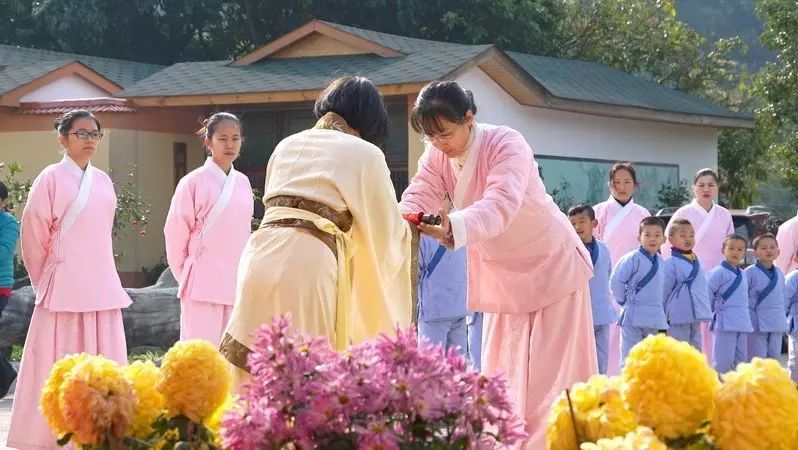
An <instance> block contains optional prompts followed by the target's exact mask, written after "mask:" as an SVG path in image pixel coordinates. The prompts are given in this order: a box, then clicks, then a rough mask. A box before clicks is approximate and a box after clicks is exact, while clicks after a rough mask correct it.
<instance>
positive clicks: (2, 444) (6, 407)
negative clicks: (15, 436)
mask: <svg viewBox="0 0 798 450" xmlns="http://www.w3.org/2000/svg"><path fill="white" fill-rule="evenodd" d="M11 364H13V365H14V368H15V369H17V370H19V363H11ZM16 387H17V383H16V382H14V384H12V385H11V390H10V391H9V392H8V395H6V396H5V398H3V399H2V400H0V448H6V440H7V439H8V423H9V422H10V421H11V404H12V403H13V402H14V389H15V388H16Z"/></svg>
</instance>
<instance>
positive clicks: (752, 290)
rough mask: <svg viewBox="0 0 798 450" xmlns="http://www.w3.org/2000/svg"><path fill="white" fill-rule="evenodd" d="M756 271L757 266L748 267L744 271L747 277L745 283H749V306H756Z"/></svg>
mask: <svg viewBox="0 0 798 450" xmlns="http://www.w3.org/2000/svg"><path fill="white" fill-rule="evenodd" d="M754 270H756V266H750V267H747V268H746V269H745V270H744V271H743V275H744V276H745V282H746V283H748V304H749V305H750V306H754V305H756V294H757V290H756V275H755V274H754Z"/></svg>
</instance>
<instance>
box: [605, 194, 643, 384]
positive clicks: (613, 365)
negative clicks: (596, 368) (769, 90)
mask: <svg viewBox="0 0 798 450" xmlns="http://www.w3.org/2000/svg"><path fill="white" fill-rule="evenodd" d="M593 209H594V211H595V212H596V220H597V221H598V226H597V227H596V229H595V230H593V233H594V234H595V235H596V237H597V238H598V239H599V240H601V241H604V243H606V244H607V247H609V249H610V258H611V259H612V265H613V267H615V263H617V262H618V260H619V259H621V257H623V256H624V255H625V254H627V253H629V252H631V251H632V250H634V249H636V248H637V247H638V246H639V245H640V242H639V241H638V240H637V236H638V234H639V227H640V221H641V220H643V219H645V218H646V217H648V216H650V215H651V213H650V212H649V211H648V210H647V209H646V208H644V207H642V206H640V205H638V204H637V203H635V202H634V199H631V200H629V203H627V204H626V205H624V206H621V204H620V203H618V201H617V200H615V198H613V197H612V196H610V198H608V199H607V201H605V202H601V203H599V204H598V205H596V206H594V207H593ZM616 309H617V304H616ZM609 346H610V348H609V352H608V359H607V375H618V374H619V373H620V371H621V364H620V363H621V328H620V327H619V326H618V324H611V325H610V344H609Z"/></svg>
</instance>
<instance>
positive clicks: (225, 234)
mask: <svg viewBox="0 0 798 450" xmlns="http://www.w3.org/2000/svg"><path fill="white" fill-rule="evenodd" d="M228 177H232V178H230V179H229V180H228ZM226 182H229V183H232V185H230V186H229V188H228V192H227V194H228V195H225V193H224V186H225V183H226ZM218 202H222V203H218ZM217 204H218V206H215V205H217ZM253 207H254V204H253V197H252V188H251V186H250V183H249V179H248V178H247V177H246V175H244V174H242V173H241V172H238V171H236V170H235V169H233V168H231V170H230V172H229V173H228V174H225V173H224V171H223V170H222V169H221V168H220V167H219V166H218V165H217V164H216V163H214V162H213V161H212V160H211V159H210V158H208V159H207V160H206V161H205V164H204V165H203V166H202V167H199V168H198V169H195V170H193V171H192V172H190V173H189V174H187V175H186V176H185V177H183V179H181V180H180V182H179V183H178V184H177V187H176V188H175V193H174V196H173V197H172V204H171V206H170V207H169V214H168V215H167V217H166V224H165V226H164V237H165V239H166V256H167V260H168V261H169V267H170V268H171V269H172V272H173V273H174V275H175V278H177V280H178V282H179V284H180V288H179V290H178V297H179V298H180V299H181V317H180V338H181V339H206V340H209V341H211V342H213V343H214V344H216V345H218V344H219V340H220V339H221V336H222V332H223V331H224V328H225V327H226V326H227V320H228V319H229V318H230V312H231V311H232V305H233V302H234V301H235V290H236V272H237V270H238V261H239V259H240V258H241V252H242V251H243V250H244V245H246V243H247V239H249V234H250V230H251V223H252V213H253ZM214 208H216V211H215V212H213V213H212V211H213V210H214Z"/></svg>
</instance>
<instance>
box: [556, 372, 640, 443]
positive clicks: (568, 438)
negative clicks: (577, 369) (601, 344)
mask: <svg viewBox="0 0 798 450" xmlns="http://www.w3.org/2000/svg"><path fill="white" fill-rule="evenodd" d="M570 396H571V404H572V405H573V409H574V411H573V417H572V416H571V408H570V407H569V404H568V397H567V396H566V394H565V392H563V393H562V394H560V396H559V397H558V398H557V400H556V401H555V403H554V406H553V407H552V408H551V412H550V413H549V423H548V427H547V428H546V441H547V442H546V446H547V448H548V449H549V450H572V449H574V448H576V447H577V441H576V438H577V433H576V432H574V421H575V422H576V427H577V431H578V435H579V438H580V439H582V440H583V441H590V442H595V441H596V440H598V439H601V438H612V437H615V436H623V435H625V434H626V433H628V432H630V431H632V430H634V429H635V427H637V423H636V422H635V418H634V415H633V414H632V413H631V412H630V411H629V410H628V409H627V408H626V406H625V405H624V403H623V400H622V398H621V386H620V378H618V377H613V378H607V377H606V376H604V375H594V376H592V377H590V379H589V380H588V381H587V383H576V384H575V385H574V386H573V388H572V389H571V390H570Z"/></svg>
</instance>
